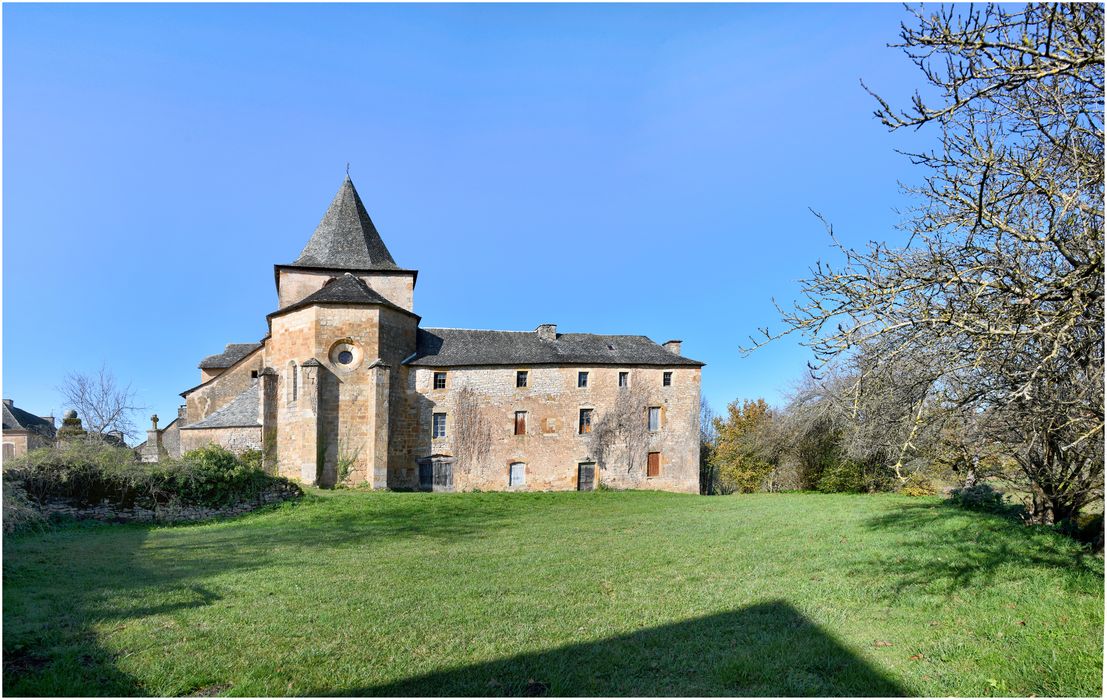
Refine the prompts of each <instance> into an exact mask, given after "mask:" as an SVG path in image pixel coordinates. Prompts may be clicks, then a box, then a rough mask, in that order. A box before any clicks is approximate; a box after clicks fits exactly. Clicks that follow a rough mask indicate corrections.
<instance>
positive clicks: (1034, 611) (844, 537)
mask: <svg viewBox="0 0 1107 700" xmlns="http://www.w3.org/2000/svg"><path fill="white" fill-rule="evenodd" d="M3 606H4V630H3V631H4V688H3V690H4V693H5V694H7V695H13V694H14V695H32V694H39V695H42V694H45V695H73V694H77V695H120V694H145V695H180V694H194V693H199V694H227V695H259V694H260V695H288V694H305V695H341V694H357V695H380V694H387V695H410V694H415V695H423V694H427V695H441V694H469V695H474V694H475V695H503V694H508V695H522V694H550V695H628V694H629V695H934V696H945V695H1029V694H1036V695H1093V696H1098V695H1099V694H1100V685H1101V664H1102V655H1103V636H1102V630H1103V560H1102V559H1101V558H1098V557H1094V556H1089V555H1085V554H1083V553H1082V552H1081V550H1080V549H1079V548H1078V547H1077V546H1076V545H1075V544H1074V543H1072V542H1070V541H1068V540H1066V539H1064V538H1061V537H1058V536H1055V535H1053V534H1051V533H1048V532H1042V531H1037V530H1032V529H1027V528H1024V527H1021V526H1019V525H1017V524H1014V523H1010V522H1007V521H1004V520H1001V519H999V518H996V517H992V516H987V515H982V514H976V513H968V512H963V511H959V510H955V509H952V508H950V507H947V506H944V505H942V504H941V503H940V501H939V500H938V499H909V498H905V497H899V496H850V495H812V494H777V495H773V494H761V495H752V496H732V497H712V498H704V497H697V496H687V495H675V494H664V493H646V492H629V493H612V492H599V493H558V494H545V493H535V494H524V493H513V494H490V493H485V494H415V493H408V494H400V493H362V492H352V491H337V492H313V493H312V494H309V496H308V497H307V498H305V499H304V501H303V502H301V503H298V504H286V505H283V506H281V507H279V508H276V509H273V510H269V511H267V512H262V513H256V514H253V515H249V516H246V517H242V518H239V519H237V520H231V521H224V522H218V523H210V524H203V525H190V526H180V527H147V526H137V525H127V526H123V525H98V524H74V525H67V526H63V527H58V528H56V529H55V530H53V531H51V532H48V533H46V534H27V535H18V536H9V537H6V538H5V540H4V599H3Z"/></svg>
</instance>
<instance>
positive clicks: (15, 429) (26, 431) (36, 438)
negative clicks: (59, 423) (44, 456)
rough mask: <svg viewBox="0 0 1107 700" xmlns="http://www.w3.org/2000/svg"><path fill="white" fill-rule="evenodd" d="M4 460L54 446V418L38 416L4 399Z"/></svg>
mask: <svg viewBox="0 0 1107 700" xmlns="http://www.w3.org/2000/svg"><path fill="white" fill-rule="evenodd" d="M3 413H4V425H3V437H4V459H11V458H12V457H18V456H20V455H23V454H26V453H27V451H28V450H33V449H36V448H38V447H49V446H50V445H52V444H54V436H55V434H56V430H55V428H54V417H53V416H46V417H42V416H36V415H34V414H32V413H28V412H27V411H24V410H23V409H22V408H16V407H15V403H14V402H13V401H12V400H11V399H4V408H3Z"/></svg>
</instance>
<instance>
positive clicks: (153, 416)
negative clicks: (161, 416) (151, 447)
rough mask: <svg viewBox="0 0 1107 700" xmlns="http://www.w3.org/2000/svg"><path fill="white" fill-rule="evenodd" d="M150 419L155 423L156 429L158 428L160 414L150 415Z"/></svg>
mask: <svg viewBox="0 0 1107 700" xmlns="http://www.w3.org/2000/svg"><path fill="white" fill-rule="evenodd" d="M150 421H151V422H152V423H153V424H154V430H157V429H158V414H156V413H155V414H154V415H152V416H150Z"/></svg>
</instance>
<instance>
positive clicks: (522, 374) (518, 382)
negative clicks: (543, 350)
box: [515, 370, 527, 389]
mask: <svg viewBox="0 0 1107 700" xmlns="http://www.w3.org/2000/svg"><path fill="white" fill-rule="evenodd" d="M515 386H517V387H518V388H520V389H523V388H526V386H527V373H526V371H525V370H519V371H518V372H516V373H515Z"/></svg>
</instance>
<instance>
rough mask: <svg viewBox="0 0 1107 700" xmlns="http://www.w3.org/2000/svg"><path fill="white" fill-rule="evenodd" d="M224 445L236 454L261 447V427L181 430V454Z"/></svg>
mask: <svg viewBox="0 0 1107 700" xmlns="http://www.w3.org/2000/svg"><path fill="white" fill-rule="evenodd" d="M213 444H214V445H222V446H223V447H225V448H227V449H228V450H230V451H231V452H234V453H235V454H242V453H243V452H245V451H246V450H260V449H261V428H195V429H192V430H190V429H188V428H185V429H184V430H181V431H180V450H181V454H183V453H185V452H189V451H191V450H196V449H199V448H201V447H207V446H208V445H213Z"/></svg>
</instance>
